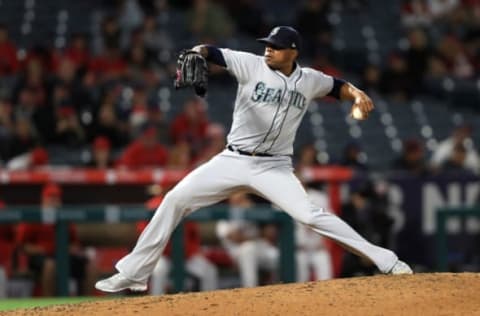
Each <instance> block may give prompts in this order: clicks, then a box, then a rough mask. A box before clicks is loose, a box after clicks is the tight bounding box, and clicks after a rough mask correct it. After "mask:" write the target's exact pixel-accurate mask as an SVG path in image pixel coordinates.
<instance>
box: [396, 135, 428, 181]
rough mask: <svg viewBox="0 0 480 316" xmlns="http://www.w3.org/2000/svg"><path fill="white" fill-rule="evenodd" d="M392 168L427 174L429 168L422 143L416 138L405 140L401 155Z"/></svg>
mask: <svg viewBox="0 0 480 316" xmlns="http://www.w3.org/2000/svg"><path fill="white" fill-rule="evenodd" d="M392 169H393V170H396V171H406V172H409V173H412V174H414V175H417V176H421V175H425V174H427V173H428V169H427V166H426V163H425V152H424V148H423V146H422V144H421V143H420V142H419V141H418V140H416V139H407V140H405V141H404V142H403V149H402V153H401V156H400V157H398V158H397V159H396V160H395V161H394V162H393V164H392Z"/></svg>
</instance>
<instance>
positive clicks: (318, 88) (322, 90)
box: [304, 68, 333, 99]
mask: <svg viewBox="0 0 480 316" xmlns="http://www.w3.org/2000/svg"><path fill="white" fill-rule="evenodd" d="M304 69H305V71H306V73H307V76H308V77H309V80H308V84H309V85H310V87H309V88H310V89H311V91H312V96H313V99H316V98H321V97H324V96H326V95H327V94H329V93H330V91H332V89H333V77H332V76H329V75H326V74H324V73H323V72H321V71H318V70H315V69H312V68H304Z"/></svg>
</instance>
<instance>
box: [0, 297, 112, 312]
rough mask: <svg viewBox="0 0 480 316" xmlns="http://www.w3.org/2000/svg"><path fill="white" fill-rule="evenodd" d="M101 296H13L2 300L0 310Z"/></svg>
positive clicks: (65, 302)
mask: <svg viewBox="0 0 480 316" xmlns="http://www.w3.org/2000/svg"><path fill="white" fill-rule="evenodd" d="M99 299H103V298H99V297H58V298H57V297H49V298H12V299H1V300H0V311H5V310H11V309H17V308H32V307H41V306H48V305H58V304H72V303H80V302H85V301H93V300H99Z"/></svg>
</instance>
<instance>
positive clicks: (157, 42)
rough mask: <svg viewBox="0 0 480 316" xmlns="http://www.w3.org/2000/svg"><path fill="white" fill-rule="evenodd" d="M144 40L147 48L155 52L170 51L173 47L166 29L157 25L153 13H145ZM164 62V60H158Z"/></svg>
mask: <svg viewBox="0 0 480 316" xmlns="http://www.w3.org/2000/svg"><path fill="white" fill-rule="evenodd" d="M143 32H144V42H145V46H146V47H147V49H149V50H152V51H155V52H160V53H162V52H170V51H171V50H172V49H173V46H174V45H173V43H172V39H171V38H170V36H169V34H168V32H166V30H164V29H162V28H160V27H159V25H158V23H157V20H156V16H155V15H150V14H149V15H147V16H145V19H144V20H143ZM160 61H161V62H165V60H160Z"/></svg>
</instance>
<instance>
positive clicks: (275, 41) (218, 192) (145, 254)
mask: <svg viewBox="0 0 480 316" xmlns="http://www.w3.org/2000/svg"><path fill="white" fill-rule="evenodd" d="M258 41H259V42H261V43H264V44H265V52H264V55H263V56H257V55H254V54H250V53H247V52H241V51H234V50H231V49H223V48H222V49H219V48H217V47H214V46H209V45H199V46H195V47H194V48H193V49H192V50H190V51H185V52H183V53H182V55H181V56H180V58H179V60H178V66H179V67H178V71H177V79H176V84H175V86H176V87H177V88H182V87H185V86H193V87H194V88H195V92H196V93H197V94H199V95H204V94H205V93H206V92H207V84H206V75H205V72H206V62H211V63H214V64H217V65H220V66H222V67H224V68H225V69H226V70H227V71H228V72H229V73H230V74H231V75H233V76H234V77H235V78H236V80H237V82H238V89H237V95H236V99H235V108H234V112H233V122H232V126H231V129H230V132H229V134H228V136H227V146H226V148H225V150H224V151H223V152H221V153H219V154H218V155H217V156H215V157H214V158H212V159H211V160H210V161H208V162H206V163H205V164H203V165H201V166H200V167H198V168H197V169H196V170H194V171H192V172H191V173H190V174H189V175H187V176H186V177H185V178H184V179H183V180H182V181H180V182H179V183H178V184H177V185H176V186H175V188H173V189H172V190H171V191H170V192H169V193H168V194H167V195H166V196H165V198H164V200H163V202H162V203H161V205H160V206H159V207H158V209H157V210H156V212H155V215H154V216H153V218H152V219H151V221H150V223H149V224H148V226H147V227H146V228H145V230H144V231H143V233H142V234H141V235H140V237H139V240H138V242H137V244H136V246H135V248H134V249H133V250H132V252H131V253H129V254H128V255H126V256H125V257H124V258H122V259H121V260H120V261H119V262H118V263H117V264H116V266H115V267H116V269H117V270H118V273H117V274H115V275H113V276H112V277H110V278H108V279H105V280H101V281H99V282H97V284H96V285H95V286H96V288H97V289H99V290H101V291H105V292H118V291H121V290H125V289H130V290H133V291H143V290H146V288H147V280H148V277H149V276H150V274H151V273H152V271H153V269H154V267H155V265H156V263H157V261H158V259H159V258H160V256H161V254H162V251H163V248H164V247H165V245H166V244H167V241H168V240H169V238H170V235H171V233H172V232H173V230H174V229H175V227H176V226H177V225H178V223H179V222H180V221H181V220H182V219H183V218H184V217H185V216H187V215H188V214H190V213H191V212H193V211H195V210H197V209H199V208H202V207H205V206H208V205H211V204H214V203H217V202H219V201H221V200H224V199H225V198H227V197H228V196H230V195H231V194H232V193H233V192H235V191H237V190H239V189H244V188H247V189H249V190H250V191H252V192H255V193H256V194H258V195H260V196H262V197H264V198H266V199H268V200H270V201H271V202H272V203H273V204H275V205H278V206H279V207H280V208H281V209H283V210H284V211H285V212H287V213H288V214H290V215H291V216H292V217H293V218H294V219H296V220H297V221H299V222H300V223H302V224H304V225H307V226H309V227H310V228H311V229H313V230H314V231H315V232H317V233H318V234H321V235H323V236H326V237H328V238H331V239H333V240H335V241H336V242H338V243H339V244H341V245H342V246H344V247H345V248H346V249H347V250H349V251H352V252H353V253H355V254H358V255H360V256H362V257H365V258H367V259H368V260H370V261H372V262H373V263H374V264H375V265H376V266H377V267H378V269H379V270H380V271H381V272H383V273H388V274H410V273H412V270H411V269H410V267H409V266H408V265H407V264H406V263H404V262H402V261H400V260H399V259H398V257H397V256H396V255H395V253H393V252H392V251H390V250H388V249H384V248H381V247H378V246H376V245H373V244H371V243H370V242H368V241H367V240H365V239H364V238H363V237H361V236H360V235H359V234H358V233H357V232H355V231H354V230H353V229H352V228H351V227H350V226H349V225H348V224H346V223H345V222H343V221H342V220H341V219H339V218H338V217H337V216H335V215H334V214H333V213H331V212H329V211H328V210H327V209H326V207H325V205H315V204H314V203H312V202H311V201H310V200H309V198H308V196H307V193H306V192H305V190H304V188H303V186H302V184H301V183H300V181H299V180H298V179H297V178H296V177H295V175H294V174H293V168H292V159H291V156H292V154H293V141H294V139H295V134H296V131H297V128H298V126H299V124H300V122H301V120H302V117H303V116H304V114H305V112H306V110H307V106H308V105H309V104H310V102H311V101H312V100H313V99H315V98H320V97H323V96H326V95H330V96H333V97H336V98H338V99H341V100H348V101H351V102H352V104H353V105H352V110H353V109H358V110H360V111H361V112H362V114H363V115H361V116H360V117H363V118H366V117H367V116H368V113H369V112H370V111H372V110H373V103H372V101H371V100H370V98H369V97H368V96H367V95H366V94H365V93H364V92H362V91H361V90H359V89H357V88H356V87H354V86H353V85H352V84H350V83H348V82H345V81H343V80H341V79H337V78H333V77H331V76H327V75H325V74H323V73H322V72H320V71H316V70H314V69H312V68H308V67H302V66H300V65H299V64H298V63H297V62H296V60H297V57H298V54H299V49H300V36H299V34H298V33H297V31H296V30H295V29H293V28H291V27H288V26H278V27H275V28H274V29H273V30H272V31H271V32H270V34H269V35H268V36H267V37H265V38H261V39H259V40H258Z"/></svg>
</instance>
